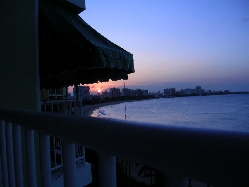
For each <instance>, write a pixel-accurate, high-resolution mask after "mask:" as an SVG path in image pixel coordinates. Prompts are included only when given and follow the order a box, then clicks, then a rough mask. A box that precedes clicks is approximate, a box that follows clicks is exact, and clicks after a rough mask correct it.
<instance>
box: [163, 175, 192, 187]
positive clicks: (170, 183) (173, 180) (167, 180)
mask: <svg viewBox="0 0 249 187" xmlns="http://www.w3.org/2000/svg"><path fill="white" fill-rule="evenodd" d="M163 181H164V182H163V184H164V185H163V186H165V187H188V178H184V177H178V176H171V175H167V174H164V180H163Z"/></svg>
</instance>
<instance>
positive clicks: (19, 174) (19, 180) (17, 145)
mask: <svg viewBox="0 0 249 187" xmlns="http://www.w3.org/2000/svg"><path fill="white" fill-rule="evenodd" d="M13 147H14V159H15V176H16V177H15V179H16V186H18V187H23V166H22V147H21V130H20V126H18V125H13Z"/></svg>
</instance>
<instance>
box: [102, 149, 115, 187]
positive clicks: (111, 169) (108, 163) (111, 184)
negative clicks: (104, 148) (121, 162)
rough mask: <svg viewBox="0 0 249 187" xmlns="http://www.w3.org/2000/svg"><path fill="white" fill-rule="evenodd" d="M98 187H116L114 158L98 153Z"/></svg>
mask: <svg viewBox="0 0 249 187" xmlns="http://www.w3.org/2000/svg"><path fill="white" fill-rule="evenodd" d="M98 157H99V186H100V187H116V186H117V181H116V175H117V174H116V157H114V156H111V155H109V154H106V153H99V154H98Z"/></svg>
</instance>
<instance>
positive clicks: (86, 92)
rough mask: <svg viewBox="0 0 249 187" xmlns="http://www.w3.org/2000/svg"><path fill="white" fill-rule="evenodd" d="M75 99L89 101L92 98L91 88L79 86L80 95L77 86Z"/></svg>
mask: <svg viewBox="0 0 249 187" xmlns="http://www.w3.org/2000/svg"><path fill="white" fill-rule="evenodd" d="M73 96H74V99H77V96H78V99H81V100H88V99H89V98H90V87H89V86H78V93H77V89H76V86H74V88H73Z"/></svg>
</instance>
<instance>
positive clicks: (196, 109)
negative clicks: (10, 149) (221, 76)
mask: <svg viewBox="0 0 249 187" xmlns="http://www.w3.org/2000/svg"><path fill="white" fill-rule="evenodd" d="M125 115H126V119H125ZM92 116H94V117H100V118H114V119H120V120H130V121H139V122H148V123H157V124H162V125H170V126H172V125H177V126H185V127H198V128H199V127H200V128H202V127H203V128H219V129H227V130H240V131H241V130H242V131H249V94H230V95H211V96H191V97H176V98H160V99H151V100H141V101H134V102H124V103H121V104H116V105H109V106H104V107H101V108H99V109H97V110H95V111H94V113H93V115H92Z"/></svg>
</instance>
